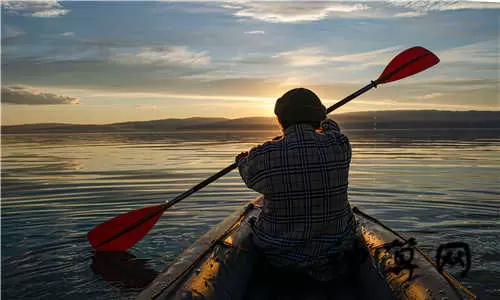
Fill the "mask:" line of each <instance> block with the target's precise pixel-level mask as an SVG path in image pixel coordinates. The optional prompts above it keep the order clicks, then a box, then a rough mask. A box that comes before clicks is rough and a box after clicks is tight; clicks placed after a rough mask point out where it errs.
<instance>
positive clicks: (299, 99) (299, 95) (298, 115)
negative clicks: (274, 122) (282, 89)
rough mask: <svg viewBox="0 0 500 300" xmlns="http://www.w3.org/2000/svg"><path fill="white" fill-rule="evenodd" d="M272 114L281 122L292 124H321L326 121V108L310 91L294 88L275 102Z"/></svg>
mask: <svg viewBox="0 0 500 300" xmlns="http://www.w3.org/2000/svg"><path fill="white" fill-rule="evenodd" d="M274 113H275V114H276V116H278V119H280V120H281V121H287V122H292V123H300V122H321V121H323V120H324V119H326V108H325V106H324V105H323V104H322V103H321V100H320V99H319V97H318V96H316V94H315V93H313V92H312V91H311V90H308V89H305V88H296V89H293V90H290V91H288V92H286V93H285V94H284V95H283V96H281V98H279V99H278V100H277V101H276V105H275V106H274Z"/></svg>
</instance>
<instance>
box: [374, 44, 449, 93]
mask: <svg viewBox="0 0 500 300" xmlns="http://www.w3.org/2000/svg"><path fill="white" fill-rule="evenodd" d="M438 62H439V58H438V57H437V56H436V55H435V54H434V53H432V52H431V51H429V50H427V49H425V48H423V47H413V48H410V49H407V50H405V51H403V52H401V53H400V54H398V55H397V56H396V57H394V58H393V59H392V60H391V62H390V63H389V64H388V65H387V67H385V69H384V72H382V74H381V75H380V76H379V78H378V79H377V80H376V83H377V84H381V83H388V82H391V81H396V80H399V79H402V78H405V77H408V76H411V75H413V74H416V73H418V72H422V71H423V70H426V69H428V68H430V67H432V66H434V65H435V64H437V63H438Z"/></svg>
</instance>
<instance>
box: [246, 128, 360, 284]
mask: <svg viewBox="0 0 500 300" xmlns="http://www.w3.org/2000/svg"><path fill="white" fill-rule="evenodd" d="M350 162H351V145H350V143H349V140H348V139H347V137H346V136H345V135H344V134H342V133H341V132H340V129H339V126H338V125H337V123H335V122H334V121H333V120H330V119H327V120H325V121H324V122H323V123H322V133H318V132H315V130H314V128H313V127H312V126H311V125H308V124H298V125H294V126H291V127H289V128H287V129H286V130H285V132H284V136H283V137H282V138H281V139H278V140H273V141H270V142H266V143H264V144H263V145H260V146H257V147H255V148H253V149H251V150H250V152H249V154H248V156H247V157H246V158H244V159H242V160H240V161H239V163H238V168H239V171H240V174H241V177H242V178H243V180H244V182H245V183H246V185H247V186H248V187H249V188H251V189H253V190H255V191H257V192H259V193H261V194H263V195H264V204H263V209H262V212H261V214H260V216H259V219H258V220H257V222H256V224H255V228H254V230H255V234H254V242H255V244H256V246H257V247H258V248H259V249H260V250H261V252H262V253H264V255H265V256H266V257H267V259H268V261H269V262H270V263H271V264H273V265H275V266H278V267H291V268H293V269H303V270H305V271H306V273H309V274H310V275H311V276H313V277H315V278H316V279H319V280H330V279H333V277H335V274H332V273H331V267H326V265H327V264H330V263H331V257H332V256H335V254H336V253H341V252H342V250H344V249H350V248H352V243H353V239H354V235H355V234H354V233H355V227H356V226H355V221H354V217H353V213H352V211H351V207H350V205H349V202H348V200H347V184H348V173H349V164H350Z"/></svg>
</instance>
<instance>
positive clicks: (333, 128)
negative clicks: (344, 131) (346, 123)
mask: <svg viewBox="0 0 500 300" xmlns="http://www.w3.org/2000/svg"><path fill="white" fill-rule="evenodd" d="M321 129H323V132H324V133H329V132H340V127H339V125H338V124H337V122H335V121H334V120H332V119H326V120H324V121H323V122H321Z"/></svg>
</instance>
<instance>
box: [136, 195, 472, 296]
mask: <svg viewBox="0 0 500 300" xmlns="http://www.w3.org/2000/svg"><path fill="white" fill-rule="evenodd" d="M262 201H263V199H262V197H259V198H258V199H256V200H254V201H252V202H251V203H249V204H248V205H247V206H246V207H245V208H243V209H241V210H240V211H237V212H235V213H233V214H232V215H230V216H229V217H227V218H226V219H225V220H224V221H222V222H221V223H220V224H219V225H218V226H216V227H215V228H213V229H212V230H210V231H209V232H207V233H206V234H204V235H203V236H202V237H201V238H200V239H199V240H197V241H196V242H195V243H193V244H192V245H191V246H190V247H188V248H187V249H186V250H184V251H183V252H182V253H181V254H180V255H179V257H178V258H177V259H176V260H175V261H174V262H173V263H172V264H171V265H170V266H169V267H168V268H167V269H166V270H164V271H163V272H161V273H160V274H159V275H158V276H157V277H156V278H155V279H154V280H153V281H152V282H151V283H150V284H149V286H148V287H147V288H146V289H144V290H143V291H142V292H141V293H140V294H139V295H138V297H137V299H448V300H452V299H477V297H476V296H475V295H474V294H473V293H471V292H470V291H469V290H468V289H466V288H465V287H463V286H462V285H460V284H459V283H458V281H457V280H455V279H454V278H453V277H452V276H451V275H450V274H448V273H447V272H445V271H443V270H439V269H440V268H439V267H438V265H437V264H436V263H435V262H434V261H433V260H432V259H431V258H430V257H429V256H427V255H426V254H425V253H423V252H422V251H421V250H420V249H418V248H417V247H416V246H415V244H416V241H415V240H414V239H412V238H409V239H406V238H405V237H403V236H402V235H400V234H398V233H397V232H394V231H393V230H392V229H390V228H389V227H387V226H385V225H384V224H382V223H381V222H380V221H378V220H377V219H375V218H373V217H371V216H369V215H367V214H365V213H363V212H362V211H361V210H359V209H357V208H353V212H354V214H355V216H356V220H357V224H358V226H359V232H360V235H361V236H362V238H363V240H364V243H365V246H366V250H367V251H366V253H367V254H368V255H366V257H365V259H363V260H362V261H360V263H359V264H358V265H359V270H356V276H355V277H353V278H352V279H349V282H347V281H345V280H344V281H342V282H339V283H335V282H333V283H328V284H325V283H320V282H317V284H316V283H314V282H308V281H306V280H302V279H299V280H298V281H297V280H295V279H294V278H293V277H292V276H287V274H283V273H279V272H278V273H276V271H275V270H272V269H273V268H272V267H270V266H268V267H266V264H263V263H262V261H263V259H262V258H261V256H260V255H259V254H258V252H257V251H256V249H255V248H254V246H253V242H252V225H253V223H254V222H255V220H256V218H257V217H258V215H259V213H260V211H261V209H262ZM262 266H264V267H262ZM266 268H267V269H266Z"/></svg>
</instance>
